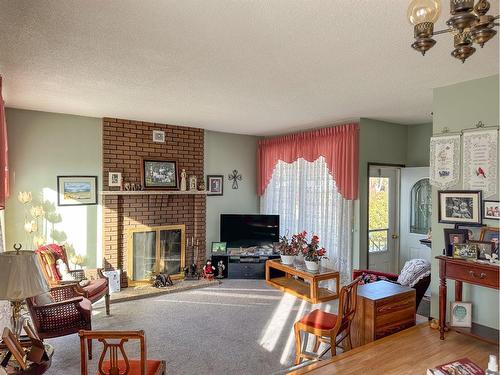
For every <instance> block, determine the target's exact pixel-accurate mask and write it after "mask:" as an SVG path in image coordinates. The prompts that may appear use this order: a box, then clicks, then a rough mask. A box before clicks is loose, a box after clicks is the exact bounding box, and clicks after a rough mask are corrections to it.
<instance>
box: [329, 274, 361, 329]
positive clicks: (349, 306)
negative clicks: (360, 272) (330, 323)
mask: <svg viewBox="0 0 500 375" xmlns="http://www.w3.org/2000/svg"><path fill="white" fill-rule="evenodd" d="M360 280H361V277H358V278H356V279H354V280H353V281H352V282H351V283H350V284H347V285H345V286H343V287H342V289H341V290H340V297H339V311H338V314H337V323H336V324H335V328H334V329H335V331H336V332H342V331H343V330H345V329H347V328H348V327H349V326H350V324H351V321H352V320H353V319H354V315H355V314H356V305H357V302H358V284H359V281H360Z"/></svg>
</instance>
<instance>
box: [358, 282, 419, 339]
mask: <svg viewBox="0 0 500 375" xmlns="http://www.w3.org/2000/svg"><path fill="white" fill-rule="evenodd" d="M415 321H416V292H415V289H413V288H409V287H405V286H401V285H398V284H395V283H391V282H388V281H377V282H374V283H370V284H366V285H361V286H359V287H358V305H357V308H356V315H355V317H354V320H353V323H352V326H351V340H352V344H353V347H357V346H361V345H365V344H368V343H369V342H372V341H375V340H378V339H380V338H382V337H385V336H388V335H391V334H393V333H396V332H399V331H402V330H403V329H406V328H409V327H411V326H414V325H415Z"/></svg>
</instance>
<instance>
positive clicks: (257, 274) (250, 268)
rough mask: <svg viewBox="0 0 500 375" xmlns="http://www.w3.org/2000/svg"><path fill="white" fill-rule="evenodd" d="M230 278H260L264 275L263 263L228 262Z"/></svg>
mask: <svg viewBox="0 0 500 375" xmlns="http://www.w3.org/2000/svg"><path fill="white" fill-rule="evenodd" d="M228 276H229V278H230V279H262V278H264V277H265V264H264V263H230V264H229V269H228Z"/></svg>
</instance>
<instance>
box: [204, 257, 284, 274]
mask: <svg viewBox="0 0 500 375" xmlns="http://www.w3.org/2000/svg"><path fill="white" fill-rule="evenodd" d="M279 257H280V256H279V255H228V254H212V265H213V266H214V267H215V268H216V269H217V263H219V261H220V260H222V261H223V262H224V265H225V266H226V269H225V270H224V277H225V278H228V279H265V278H266V261H267V260H268V259H276V258H279Z"/></svg>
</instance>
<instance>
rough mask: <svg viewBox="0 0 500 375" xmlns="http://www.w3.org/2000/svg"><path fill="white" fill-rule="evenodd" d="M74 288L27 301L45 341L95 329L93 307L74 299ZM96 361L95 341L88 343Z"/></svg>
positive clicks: (83, 301) (35, 323) (88, 302)
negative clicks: (92, 321)
mask: <svg viewBox="0 0 500 375" xmlns="http://www.w3.org/2000/svg"><path fill="white" fill-rule="evenodd" d="M73 296H74V288H73V285H61V286H57V287H54V288H52V289H51V290H50V292H49V293H45V294H42V295H40V296H37V297H31V298H28V299H27V300H26V304H27V306H28V310H29V312H30V315H31V319H32V321H33V326H34V328H35V330H36V332H37V333H38V336H39V337H40V339H41V340H43V339H49V338H53V337H60V336H66V335H71V334H74V333H78V331H80V330H81V329H88V330H90V329H92V323H91V318H92V305H91V302H90V301H89V300H88V299H86V298H84V297H82V296H79V297H73ZM88 351H89V358H92V342H91V341H89V342H88Z"/></svg>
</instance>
